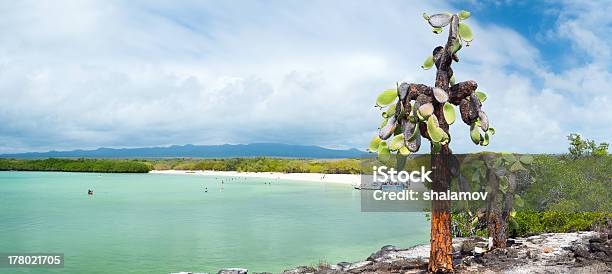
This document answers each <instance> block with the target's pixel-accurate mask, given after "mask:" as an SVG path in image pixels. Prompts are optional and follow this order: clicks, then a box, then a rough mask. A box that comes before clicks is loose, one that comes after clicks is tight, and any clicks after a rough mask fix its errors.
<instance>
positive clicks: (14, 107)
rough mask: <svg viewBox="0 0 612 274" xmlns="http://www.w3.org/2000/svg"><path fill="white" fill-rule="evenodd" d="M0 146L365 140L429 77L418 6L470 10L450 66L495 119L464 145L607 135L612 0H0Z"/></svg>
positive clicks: (506, 147) (339, 143) (347, 143)
mask: <svg viewBox="0 0 612 274" xmlns="http://www.w3.org/2000/svg"><path fill="white" fill-rule="evenodd" d="M0 9H1V10H2V14H3V16H2V17H0V121H1V123H0V153H11V152H22V151H45V150H50V149H57V150H64V149H76V148H83V149H87V148H97V147H101V146H105V147H140V146H163V145H172V144H188V143H191V144H223V143H253V142H282V143H291V144H315V145H322V146H326V147H357V148H364V147H366V146H367V143H368V142H369V140H370V139H371V137H372V136H374V134H375V133H376V127H377V126H378V124H379V123H380V120H381V117H380V113H379V111H378V110H377V109H376V108H374V107H373V105H374V100H375V98H376V96H377V94H378V93H379V92H380V91H382V90H384V89H386V88H390V87H393V86H394V85H395V82H396V81H408V82H419V83H426V84H430V85H432V84H433V81H434V77H435V76H434V71H433V70H429V71H423V70H421V69H420V65H421V63H422V61H423V60H424V59H425V57H426V56H427V55H428V54H430V53H431V50H432V49H433V48H434V47H435V46H437V45H440V44H442V43H443V42H444V41H445V36H444V35H443V34H442V35H434V34H433V33H431V29H430V27H429V26H428V25H427V23H426V22H425V21H424V20H423V19H422V17H421V13H422V12H427V13H429V14H434V13H436V12H445V11H450V12H458V11H459V10H462V9H467V10H470V11H471V12H472V17H471V18H469V19H468V20H467V21H466V23H467V24H469V25H470V26H471V27H472V29H473V31H474V35H475V39H474V41H473V42H472V45H471V46H470V47H467V48H464V49H462V50H461V56H460V57H461V62H459V63H456V64H455V65H454V71H455V74H456V76H457V79H458V80H459V81H462V80H475V81H477V82H478V83H479V88H480V89H481V90H483V91H485V92H486V93H487V94H488V95H489V99H488V100H487V102H486V103H485V105H484V110H485V111H486V112H487V113H488V115H489V118H490V120H491V124H492V126H494V127H495V128H496V129H497V134H496V135H495V136H494V138H493V140H492V142H491V144H490V145H489V147H486V148H483V147H477V146H474V145H472V144H471V141H470V140H469V130H468V127H467V126H465V125H463V124H462V123H457V124H455V125H453V126H452V128H451V134H452V136H453V140H452V143H451V146H452V147H453V149H454V151H455V152H470V151H480V150H484V149H486V150H494V151H514V152H531V153H559V152H564V151H566V147H567V141H566V135H568V134H569V133H571V132H579V133H582V134H583V135H585V136H586V137H587V138H591V139H596V140H599V141H606V142H610V141H612V140H611V139H610V135H611V134H610V133H611V132H612V126H611V125H612V123H610V121H611V120H612V108H610V107H609V105H610V104H612V77H611V76H612V75H611V66H610V64H611V59H612V54H611V51H612V50H611V49H612V39H611V38H610V37H612V17H610V16H609V15H610V14H612V5H610V3H609V2H606V1H588V2H581V1H571V0H566V1H542V2H534V1H511V0H508V1H502V0H500V1H485V2H480V1H450V2H446V1H421V2H417V1H99V0H85V1H63V0H61V1H19V2H13V1H0Z"/></svg>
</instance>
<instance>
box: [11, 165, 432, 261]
mask: <svg viewBox="0 0 612 274" xmlns="http://www.w3.org/2000/svg"><path fill="white" fill-rule="evenodd" d="M220 178H222V177H219V178H215V177H208V176H185V175H161V174H87V173H53V172H0V253H3V252H60V253H64V254H65V263H64V264H65V267H64V268H63V269H40V268H28V269H25V268H10V269H9V268H0V272H2V273H43V272H44V273H47V272H70V273H84V272H88V273H92V272H93V273H118V272H121V273H168V272H177V271H202V272H206V271H207V272H215V273H216V271H217V270H218V269H220V268H222V267H245V268H248V269H249V271H250V272H251V271H270V272H279V271H281V270H283V269H286V268H289V267H291V266H297V265H314V264H318V263H319V262H330V263H335V262H339V261H354V260H359V259H363V258H366V257H367V256H369V255H370V253H372V252H373V251H375V250H377V249H379V248H380V247H381V246H383V245H387V244H393V245H399V246H410V245H414V244H419V243H425V242H427V240H428V237H429V224H428V222H427V221H426V219H425V217H424V216H423V215H422V214H421V213H413V212H408V213H362V212H360V195H359V191H357V190H353V189H352V187H351V186H346V185H337V184H326V185H322V184H320V183H308V182H296V181H283V180H280V181H273V183H272V185H268V184H265V183H266V182H269V181H270V180H269V179H254V178H249V179H242V178H234V179H231V177H223V178H224V182H225V183H224V184H223V191H221V184H220ZM203 187H208V192H207V193H206V192H204V191H203V190H202V189H203ZM88 188H91V189H94V190H95V195H94V196H91V197H89V196H88V195H86V193H87V189H88Z"/></svg>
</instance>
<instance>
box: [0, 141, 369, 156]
mask: <svg viewBox="0 0 612 274" xmlns="http://www.w3.org/2000/svg"><path fill="white" fill-rule="evenodd" d="M366 154H367V152H365V151H361V150H358V149H355V148H351V149H329V148H324V147H320V146H315V145H289V144H280V143H251V144H223V145H192V144H186V145H171V146H166V147H140V148H107V147H100V148H97V149H91V150H83V149H75V150H67V151H56V150H51V151H47V152H23V153H12V154H0V158H20V159H24V158H235V157H286V158H330V159H337V158H359V157H364V156H365V155H366Z"/></svg>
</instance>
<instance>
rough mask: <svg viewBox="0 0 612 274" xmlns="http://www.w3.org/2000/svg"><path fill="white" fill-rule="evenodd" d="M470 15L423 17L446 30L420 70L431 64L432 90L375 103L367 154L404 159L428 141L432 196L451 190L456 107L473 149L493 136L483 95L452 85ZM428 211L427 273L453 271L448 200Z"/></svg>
mask: <svg viewBox="0 0 612 274" xmlns="http://www.w3.org/2000/svg"><path fill="white" fill-rule="evenodd" d="M469 16H470V13H469V12H467V11H461V12H460V13H458V14H450V13H440V14H434V15H431V16H428V15H427V14H423V17H424V18H425V20H427V22H428V23H429V24H430V25H431V26H432V27H433V32H434V33H436V34H438V33H442V32H443V28H445V27H447V26H448V29H449V30H448V40H447V41H446V44H445V45H444V46H443V47H442V46H439V47H436V48H435V49H434V50H433V53H432V55H431V56H429V57H428V58H427V59H426V60H425V62H424V64H423V66H422V67H423V68H424V69H429V68H431V67H433V66H434V65H435V67H436V69H437V71H436V81H435V86H434V87H430V86H427V85H424V84H415V83H401V84H399V85H397V87H396V89H390V90H385V91H384V92H383V93H382V94H380V95H379V96H378V98H377V100H376V101H377V102H376V103H377V106H378V107H381V108H384V107H387V106H388V108H386V109H385V110H384V112H383V117H384V122H383V124H382V125H381V126H380V128H379V129H380V130H379V136H377V137H375V138H374V139H373V140H372V142H371V143H370V150H371V151H373V152H377V153H379V155H381V154H382V155H385V154H391V153H397V154H398V155H404V156H405V155H408V154H410V153H414V152H417V151H418V150H419V148H420V146H421V138H425V139H426V140H429V142H430V148H431V156H432V157H431V166H432V180H433V182H432V190H433V191H436V192H445V191H447V190H448V189H449V186H450V181H451V180H450V179H451V170H450V168H449V164H450V162H449V161H450V159H451V158H450V157H451V155H452V154H451V150H450V148H449V143H450V141H451V136H450V134H449V126H450V125H451V124H453V123H454V122H455V106H458V107H459V110H460V113H461V119H462V120H463V122H464V123H466V124H467V125H469V126H470V136H471V139H472V141H473V142H474V143H475V144H479V145H483V146H485V145H487V144H488V143H489V137H490V135H492V134H493V132H494V130H493V129H492V128H489V121H488V119H487V115H486V114H485V113H484V111H482V109H481V106H482V102H483V101H484V100H485V99H486V95H485V94H484V93H482V92H479V91H477V90H476V88H477V84H476V82H474V81H465V82H460V83H454V79H455V77H453V70H452V68H451V65H452V62H453V61H455V62H458V61H459V58H458V52H459V50H460V49H461V48H462V47H463V45H464V44H465V45H466V46H469V43H470V42H471V41H472V31H471V29H470V28H469V27H468V26H467V25H466V24H465V23H463V22H462V21H463V20H465V19H467V18H468V17H469ZM431 211H432V212H431V213H432V214H431V252H430V259H429V271H431V272H450V271H453V264H452V239H451V215H450V201H441V200H436V201H432V207H431Z"/></svg>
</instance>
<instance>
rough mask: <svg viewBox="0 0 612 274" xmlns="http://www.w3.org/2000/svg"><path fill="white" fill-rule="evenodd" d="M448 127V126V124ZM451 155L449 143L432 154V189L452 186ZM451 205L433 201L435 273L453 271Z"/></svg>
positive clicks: (432, 268) (431, 256)
mask: <svg viewBox="0 0 612 274" xmlns="http://www.w3.org/2000/svg"><path fill="white" fill-rule="evenodd" d="M446 127H447V128H448V125H446ZM449 156H450V150H449V149H448V146H447V145H444V146H442V148H441V149H440V153H436V154H432V155H431V167H432V179H433V182H432V190H433V191H435V192H446V190H448V188H449V186H450V184H449V182H450V170H449V166H448V163H449V162H448V159H449ZM450 207H451V203H450V201H449V200H444V201H442V200H432V202H431V249H430V252H429V271H430V272H433V273H439V272H452V271H453V245H452V243H453V242H452V237H451V212H450Z"/></svg>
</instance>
